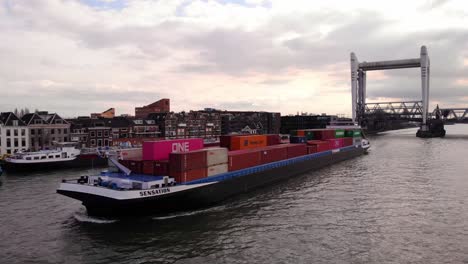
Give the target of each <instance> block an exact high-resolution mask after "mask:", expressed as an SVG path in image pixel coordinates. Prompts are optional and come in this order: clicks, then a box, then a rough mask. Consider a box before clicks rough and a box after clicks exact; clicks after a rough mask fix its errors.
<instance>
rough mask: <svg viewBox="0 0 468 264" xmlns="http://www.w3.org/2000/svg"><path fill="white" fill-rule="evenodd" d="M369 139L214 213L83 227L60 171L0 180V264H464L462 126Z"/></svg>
mask: <svg viewBox="0 0 468 264" xmlns="http://www.w3.org/2000/svg"><path fill="white" fill-rule="evenodd" d="M446 129H447V134H448V136H447V137H446V138H443V139H439V138H437V139H419V138H416V137H415V133H416V131H415V130H414V129H409V130H400V131H393V132H389V133H386V134H383V135H378V136H374V137H371V143H372V151H371V153H370V154H369V155H365V156H361V157H358V158H355V159H353V160H349V161H345V162H342V163H339V164H335V165H333V166H331V167H328V168H325V169H322V170H318V171H314V172H310V173H308V174H305V175H300V176H297V177H295V178H292V179H290V180H289V181H285V182H282V183H280V184H277V185H273V186H268V187H266V188H263V189H259V190H257V191H255V192H252V193H249V194H245V195H240V196H238V197H235V198H234V199H231V200H228V201H226V202H224V203H222V204H219V205H218V206H216V207H211V208H207V209H204V210H199V211H194V212H187V213H181V214H176V215H169V216H164V217H144V218H136V219H129V220H119V219H102V218H90V217H88V216H86V212H85V210H84V208H83V207H82V206H81V204H80V202H78V201H75V200H72V199H70V198H67V197H63V196H60V195H58V194H56V193H55V190H56V188H57V187H58V185H59V182H60V180H61V179H62V178H67V177H68V178H70V177H74V176H77V175H84V174H87V173H90V171H87V170H81V171H76V170H62V171H55V172H50V173H35V174H28V175H12V174H10V175H3V176H1V177H0V180H1V182H2V185H0V238H1V239H0V263H159V262H161V263H165V262H169V263H468V125H455V126H447V127H446Z"/></svg>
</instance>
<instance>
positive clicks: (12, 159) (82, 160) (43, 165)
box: [3, 142, 107, 171]
mask: <svg viewBox="0 0 468 264" xmlns="http://www.w3.org/2000/svg"><path fill="white" fill-rule="evenodd" d="M99 160H102V161H104V162H97V161H99ZM99 163H103V164H107V159H105V158H102V157H99V156H98V155H95V156H93V157H88V156H83V157H81V150H80V149H78V148H76V143H75V142H62V143H55V148H54V149H50V150H40V151H19V152H16V153H14V154H13V155H11V156H8V157H6V158H5V159H4V164H3V167H4V169H5V170H6V171H35V170H41V169H54V168H70V167H83V166H89V167H93V166H96V165H98V164H99Z"/></svg>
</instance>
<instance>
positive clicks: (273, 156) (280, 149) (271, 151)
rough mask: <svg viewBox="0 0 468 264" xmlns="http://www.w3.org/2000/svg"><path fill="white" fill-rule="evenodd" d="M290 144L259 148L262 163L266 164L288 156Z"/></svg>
mask: <svg viewBox="0 0 468 264" xmlns="http://www.w3.org/2000/svg"><path fill="white" fill-rule="evenodd" d="M287 145H288V144H282V145H276V146H270V147H265V148H262V149H259V151H260V163H261V164H266V163H271V162H275V161H280V160H285V159H287V158H288V146H287Z"/></svg>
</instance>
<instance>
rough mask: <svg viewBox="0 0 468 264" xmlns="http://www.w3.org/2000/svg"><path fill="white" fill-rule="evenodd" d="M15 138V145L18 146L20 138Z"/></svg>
mask: <svg viewBox="0 0 468 264" xmlns="http://www.w3.org/2000/svg"><path fill="white" fill-rule="evenodd" d="M14 140H15V141H14V142H15V144H14V146H15V147H18V139H17V138H15V139H14Z"/></svg>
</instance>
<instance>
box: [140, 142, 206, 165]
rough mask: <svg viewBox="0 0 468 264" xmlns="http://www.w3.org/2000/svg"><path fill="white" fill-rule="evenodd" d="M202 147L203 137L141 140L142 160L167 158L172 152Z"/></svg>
mask: <svg viewBox="0 0 468 264" xmlns="http://www.w3.org/2000/svg"><path fill="white" fill-rule="evenodd" d="M202 148H203V139H201V138H191V139H175V140H162V141H146V142H143V159H144V160H167V159H169V154H170V153H172V152H187V151H193V150H199V149H202Z"/></svg>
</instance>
